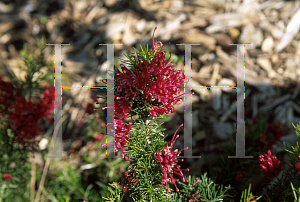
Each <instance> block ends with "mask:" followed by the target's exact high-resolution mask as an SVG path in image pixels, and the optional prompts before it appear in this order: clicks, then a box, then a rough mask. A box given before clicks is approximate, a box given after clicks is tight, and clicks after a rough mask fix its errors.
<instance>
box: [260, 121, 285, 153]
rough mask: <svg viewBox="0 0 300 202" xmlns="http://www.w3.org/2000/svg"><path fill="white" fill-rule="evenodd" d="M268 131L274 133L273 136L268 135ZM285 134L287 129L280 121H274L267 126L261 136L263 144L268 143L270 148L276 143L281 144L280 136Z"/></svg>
mask: <svg viewBox="0 0 300 202" xmlns="http://www.w3.org/2000/svg"><path fill="white" fill-rule="evenodd" d="M268 133H271V134H272V138H267V137H266V135H267V134H268ZM284 135H285V129H284V128H283V126H282V125H281V124H280V123H276V122H273V123H271V124H269V125H268V126H267V127H266V129H265V131H264V133H263V135H262V136H260V141H261V143H263V144H268V147H269V149H271V148H272V146H273V145H274V144H277V145H279V142H281V140H280V137H282V136H284Z"/></svg>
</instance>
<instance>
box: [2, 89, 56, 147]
mask: <svg viewBox="0 0 300 202" xmlns="http://www.w3.org/2000/svg"><path fill="white" fill-rule="evenodd" d="M13 99H14V102H13V103H12V104H11V105H10V106H9V108H8V110H7V116H8V117H9V118H10V119H11V120H12V122H10V126H11V127H12V129H14V130H15V131H16V132H17V134H18V135H17V138H16V140H17V142H18V143H22V142H23V141H24V140H25V139H28V138H30V139H31V138H34V137H35V136H36V135H37V132H38V130H40V129H41V128H40V127H39V126H38V121H39V120H40V119H41V118H43V117H46V116H47V118H48V119H50V118H51V117H49V116H48V115H49V113H51V112H52V111H53V109H54V106H53V100H54V87H49V88H47V89H45V91H44V92H43V95H42V97H41V99H40V100H39V101H33V97H30V98H29V100H28V101H27V100H26V98H25V97H24V96H23V95H16V96H15V97H14V98H13Z"/></svg>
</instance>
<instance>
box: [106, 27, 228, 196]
mask: <svg viewBox="0 0 300 202" xmlns="http://www.w3.org/2000/svg"><path fill="white" fill-rule="evenodd" d="M154 31H155V30H154ZM135 50H136V49H135ZM136 52H137V53H136V55H126V56H127V58H128V60H125V61H123V63H124V64H121V65H120V69H118V68H116V70H115V81H109V80H106V81H104V82H107V83H112V82H114V85H115V117H114V122H115V136H114V137H115V142H114V143H108V144H114V146H115V148H116V151H117V150H119V149H120V150H121V151H122V153H121V154H122V156H123V158H124V159H125V160H126V161H128V168H127V171H126V173H125V176H126V177H125V179H124V180H123V181H122V182H120V183H112V184H111V185H110V186H111V187H109V190H110V191H111V196H110V197H107V198H105V199H106V201H176V200H177V199H178V200H179V199H182V200H185V199H186V200H187V199H190V201H193V200H194V199H196V198H197V197H198V199H199V198H201V197H202V196H199V195H198V193H199V190H198V192H197V190H196V189H197V188H196V186H194V189H191V186H192V185H191V184H189V185H185V184H181V187H182V189H180V186H179V184H178V183H180V181H182V182H185V183H187V182H188V181H189V180H188V179H187V178H186V177H185V176H184V172H185V171H189V169H188V168H181V167H180V165H179V164H178V162H179V161H183V159H178V158H177V157H178V156H179V155H180V153H181V152H182V151H183V150H185V149H188V148H184V149H181V150H178V149H174V148H173V146H174V143H175V141H176V139H177V138H178V137H179V135H177V132H178V130H179V128H180V127H181V126H183V124H181V125H180V126H179V127H178V128H177V130H176V131H175V133H174V134H173V137H172V140H171V141H170V142H166V141H165V140H164V139H165V137H166V135H165V134H164V133H163V131H164V129H163V128H162V127H161V125H162V123H163V122H162V121H164V120H165V119H166V114H169V113H173V112H174V106H175V104H178V103H180V101H181V100H182V98H183V97H182V96H183V94H181V90H180V88H183V87H182V85H183V84H184V82H186V81H187V79H186V78H185V75H184V71H183V70H175V67H174V64H173V63H172V60H171V59H170V58H171V56H170V58H166V53H165V52H164V51H163V45H162V43H161V42H154V33H153V38H152V49H151V50H148V46H147V47H146V46H144V47H142V46H141V51H138V50H136ZM125 65H127V67H126V66H125ZM104 108H105V107H104ZM127 117H130V118H131V121H129V123H125V121H124V119H125V118H127ZM105 145H107V144H103V146H105ZM205 179H206V180H208V179H207V178H205ZM193 181H196V182H198V181H197V180H195V179H194V178H193ZM200 181H201V180H200ZM216 186H217V185H216ZM215 188H216V187H214V188H212V190H211V189H206V191H208V193H209V192H210V191H211V193H214V195H211V194H209V196H208V198H209V199H214V200H216V201H217V199H222V198H224V197H226V195H225V192H226V191H227V190H228V189H230V187H228V188H225V189H223V187H222V186H221V187H219V188H220V189H218V190H217V191H216V189H215ZM188 189H189V191H187V190H188ZM199 189H200V188H199ZM179 192H181V193H179ZM200 193H202V191H201V192H200ZM203 199H204V198H203Z"/></svg>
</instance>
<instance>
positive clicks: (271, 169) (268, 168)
mask: <svg viewBox="0 0 300 202" xmlns="http://www.w3.org/2000/svg"><path fill="white" fill-rule="evenodd" d="M259 160H260V161H261V162H262V164H260V167H261V168H262V173H263V174H264V175H265V176H267V177H275V176H277V175H278V173H279V172H280V170H281V168H282V163H281V162H280V161H279V160H278V159H277V157H276V156H274V155H272V154H271V150H270V149H269V150H268V155H267V154H266V153H264V154H263V155H259Z"/></svg>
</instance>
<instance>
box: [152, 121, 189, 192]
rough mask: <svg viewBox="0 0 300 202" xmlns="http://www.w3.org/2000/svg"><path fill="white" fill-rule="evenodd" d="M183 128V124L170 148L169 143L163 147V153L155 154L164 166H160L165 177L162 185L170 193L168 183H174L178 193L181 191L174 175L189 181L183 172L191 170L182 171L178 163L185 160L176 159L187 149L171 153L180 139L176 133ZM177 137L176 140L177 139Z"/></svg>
mask: <svg viewBox="0 0 300 202" xmlns="http://www.w3.org/2000/svg"><path fill="white" fill-rule="evenodd" d="M181 126H183V124H181V125H180V126H179V127H178V128H177V130H176V131H175V133H174V135H173V138H172V140H171V146H168V143H167V144H166V145H165V146H163V152H161V151H157V152H155V153H154V157H155V159H156V160H158V161H160V162H162V164H160V168H161V170H162V172H163V176H162V179H161V184H162V186H163V187H164V189H166V190H167V191H168V192H169V191H170V190H169V186H168V182H171V183H173V184H174V186H175V188H176V191H179V189H178V187H177V186H176V181H178V179H176V178H174V177H173V174H176V175H179V176H180V177H182V180H183V182H187V181H188V180H187V179H186V178H185V177H184V176H183V173H182V171H189V169H180V166H179V165H178V164H177V163H176V162H178V161H182V160H183V159H177V158H176V157H177V156H179V154H180V153H181V151H183V150H185V149H187V148H184V149H181V150H180V151H178V149H175V150H174V151H171V150H172V147H173V144H174V142H175V141H176V139H177V138H178V137H179V136H178V135H176V133H177V131H178V130H179V128H180V127H181ZM175 135H176V138H175ZM169 143H170V142H169ZM162 153H163V155H164V157H162V156H161V155H162ZM165 185H166V186H165Z"/></svg>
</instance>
